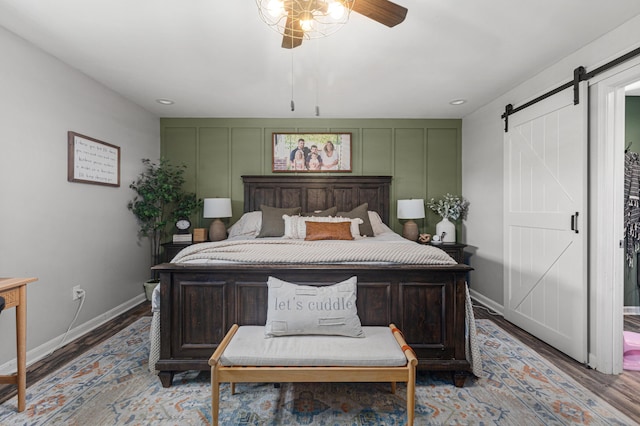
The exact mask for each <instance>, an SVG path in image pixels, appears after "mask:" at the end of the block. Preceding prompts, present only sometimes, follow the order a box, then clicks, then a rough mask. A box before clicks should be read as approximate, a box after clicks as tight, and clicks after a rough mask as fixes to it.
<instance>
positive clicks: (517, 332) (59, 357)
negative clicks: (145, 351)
mask: <svg viewBox="0 0 640 426" xmlns="http://www.w3.org/2000/svg"><path fill="white" fill-rule="evenodd" d="M474 312H475V315H476V318H478V319H489V320H491V321H493V322H495V323H496V324H497V325H499V326H500V327H502V328H503V329H504V330H506V331H507V332H509V333H510V334H511V335H513V336H514V337H516V338H518V339H519V340H521V341H522V342H523V343H526V344H527V345H528V346H529V347H531V348H533V349H534V350H536V351H537V352H538V353H539V354H540V355H542V356H543V357H545V358H546V359H547V360H549V361H550V362H552V363H553V364H555V365H556V366H557V367H559V368H560V369H561V370H563V371H565V372H566V373H568V374H569V375H571V376H572V377H573V378H574V379H575V380H576V381H577V382H579V383H581V384H582V385H583V386H585V387H587V388H589V389H590V390H591V391H592V392H593V393H594V394H596V395H598V396H599V397H601V398H602V399H604V400H606V401H608V402H609V403H610V404H611V405H613V406H614V407H616V408H618V409H619V410H620V411H622V412H623V413H625V414H626V415H628V416H629V417H630V418H632V419H633V420H634V421H635V422H637V423H639V424H640V397H639V396H640V371H626V370H625V371H624V372H623V373H622V374H620V375H617V376H614V375H609V374H602V373H599V372H597V371H595V370H592V369H590V368H587V367H585V366H584V365H582V364H580V363H578V362H576V361H574V360H573V359H571V358H569V357H568V356H566V355H564V354H563V353H561V352H559V351H557V350H556V349H554V348H552V347H551V346H549V345H547V344H546V343H544V342H542V341H541V340H538V339H537V338H535V337H533V336H531V335H530V334H528V333H527V332H525V331H523V330H521V329H520V328H518V327H516V326H514V325H513V324H511V323H509V322H507V321H506V320H505V319H504V318H502V317H501V316H496V315H491V314H490V313H489V312H488V311H487V310H485V309H483V308H479V307H475V308H474ZM145 315H151V306H150V303H149V302H144V303H142V304H140V305H139V306H137V307H135V308H133V309H131V310H130V311H128V312H126V313H124V314H122V315H120V316H119V317H117V318H115V319H113V320H112V321H110V322H109V323H107V324H105V325H104V326H102V327H100V328H99V329H98V330H94V331H92V332H91V333H89V334H87V335H85V336H83V337H81V338H80V339H77V340H76V341H73V342H71V343H69V344H67V345H66V346H64V347H63V348H61V349H59V350H57V351H55V352H54V353H53V354H52V355H51V356H49V357H47V358H46V359H43V360H41V361H39V362H37V363H35V364H33V365H31V366H29V368H28V369H27V386H29V385H30V384H32V383H35V382H37V381H38V380H40V379H42V378H43V377H45V376H46V375H47V374H49V373H51V372H52V371H54V370H56V369H57V368H60V367H62V366H63V365H64V364H66V363H68V362H69V361H71V360H73V359H74V358H75V357H77V356H79V355H81V354H82V353H84V352H85V351H87V350H88V349H90V348H92V347H93V346H94V345H96V344H98V343H100V342H101V341H103V340H105V339H108V338H109V337H111V336H112V335H114V334H115V333H117V332H118V331H120V330H122V329H123V328H125V327H127V326H128V325H130V324H131V323H133V322H134V321H136V320H137V319H138V318H140V317H141V316H145ZM625 330H629V331H637V332H640V316H631V315H626V316H625ZM15 393H16V391H15V386H10V385H1V386H0V403H3V402H4V401H6V400H8V399H9V398H11V397H13V396H14V395H15Z"/></svg>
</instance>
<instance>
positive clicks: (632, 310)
mask: <svg viewBox="0 0 640 426" xmlns="http://www.w3.org/2000/svg"><path fill="white" fill-rule="evenodd" d="M622 312H623V313H624V314H625V315H640V306H625V307H624V308H623V311H622Z"/></svg>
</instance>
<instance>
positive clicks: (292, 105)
mask: <svg viewBox="0 0 640 426" xmlns="http://www.w3.org/2000/svg"><path fill="white" fill-rule="evenodd" d="M291 42H292V43H293V36H292V37H291ZM295 110H296V103H295V102H294V101H293V49H291V111H295Z"/></svg>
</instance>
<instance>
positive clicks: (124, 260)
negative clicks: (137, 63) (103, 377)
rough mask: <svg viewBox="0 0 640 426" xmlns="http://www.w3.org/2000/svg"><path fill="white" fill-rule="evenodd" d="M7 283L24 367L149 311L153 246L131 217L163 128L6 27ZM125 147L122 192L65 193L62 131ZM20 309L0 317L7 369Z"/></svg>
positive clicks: (1, 228)
mask: <svg viewBox="0 0 640 426" xmlns="http://www.w3.org/2000/svg"><path fill="white" fill-rule="evenodd" d="M0 52H2V66H0V82H1V83H0V84H1V86H2V99H1V100H0V117H2V126H0V149H1V150H2V155H1V156H0V203H1V206H2V207H1V208H0V235H2V238H0V253H2V255H1V256H0V276H5V277H10V276H15V277H24V276H26V277H30V276H34V277H38V279H39V281H37V282H35V283H33V284H30V285H29V287H28V290H27V294H28V308H27V330H28V340H27V350H28V362H32V361H33V360H34V359H36V358H39V357H42V356H43V355H45V354H46V352H48V351H50V350H51V349H53V347H54V346H55V345H56V344H58V343H59V342H60V340H61V337H62V335H63V333H64V332H65V331H66V330H67V327H69V325H70V323H71V321H72V319H73V317H74V314H75V312H76V308H77V307H78V305H79V301H72V298H71V289H72V287H73V286H76V285H80V286H82V287H83V288H84V289H85V290H86V295H87V296H86V301H85V303H84V306H83V308H82V311H81V312H80V314H79V317H78V319H77V321H76V324H75V325H74V329H73V330H72V332H71V333H70V334H69V338H68V339H67V341H69V340H70V339H72V338H73V337H74V336H77V335H78V334H79V333H83V332H86V331H87V330H88V329H90V328H92V327H95V326H96V325H98V324H100V323H101V322H103V321H104V320H106V319H109V318H110V317H111V316H113V315H115V314H116V313H118V312H120V311H122V310H123V309H126V308H127V307H129V306H132V304H137V303H138V302H140V301H142V300H143V297H144V296H143V288H142V282H143V281H144V280H145V279H146V278H147V277H148V275H149V266H150V260H149V248H148V245H147V244H146V243H145V244H142V245H139V244H138V241H137V236H136V233H137V225H136V223H135V218H134V216H133V215H132V214H131V213H130V212H129V211H128V210H127V208H126V205H127V201H128V200H129V199H130V197H131V196H132V192H131V190H130V189H129V188H128V184H129V183H130V182H131V181H133V179H134V177H135V176H136V175H137V174H138V173H139V172H140V171H141V164H140V158H142V157H152V158H153V157H158V155H159V152H160V135H159V120H158V119H157V118H154V117H153V116H152V115H151V114H149V113H147V112H145V111H144V110H142V109H141V108H140V107H138V106H136V105H134V104H132V103H130V102H128V101H127V100H125V99H124V98H122V97H121V96H119V95H118V94H116V93H114V92H113V91H111V90H108V89H106V88H105V87H104V86H101V85H100V84H98V83H96V82H95V81H94V80H92V79H90V78H88V77H86V76H85V75H83V74H81V73H80V72H78V71H77V70H75V69H73V68H71V67H69V66H67V65H65V64H63V63H62V62H60V61H59V60H57V59H55V58H53V57H52V56H49V55H48V54H45V53H43V52H42V51H41V50H39V49H36V48H34V47H33V46H32V45H30V44H29V43H27V42H26V41H24V40H22V39H20V38H18V37H16V36H15V35H13V34H12V33H9V32H7V31H6V30H4V29H2V28H0ZM70 130H71V131H75V132H78V133H81V134H84V135H87V136H91V137H93V138H96V139H99V140H102V141H104V142H108V143H111V144H114V145H117V146H120V148H121V155H122V163H121V182H122V183H121V186H120V187H119V188H113V187H106V186H98V185H87V184H80V183H71V182H67V131H70ZM14 318H15V316H14V315H13V309H12V310H11V311H5V312H3V313H2V317H1V318H0V342H2V344H0V370H7V369H8V370H11V368H10V367H11V366H10V365H7V364H8V363H9V361H10V360H13V359H15V356H16V354H15V345H14V344H13V342H15V337H14V336H15V320H14Z"/></svg>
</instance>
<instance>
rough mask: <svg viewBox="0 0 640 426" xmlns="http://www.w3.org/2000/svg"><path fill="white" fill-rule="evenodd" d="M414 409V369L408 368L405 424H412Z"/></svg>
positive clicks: (408, 425) (410, 425)
mask: <svg viewBox="0 0 640 426" xmlns="http://www.w3.org/2000/svg"><path fill="white" fill-rule="evenodd" d="M415 410H416V369H415V367H414V368H412V369H411V370H409V380H408V381H407V426H413V420H414V417H415Z"/></svg>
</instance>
